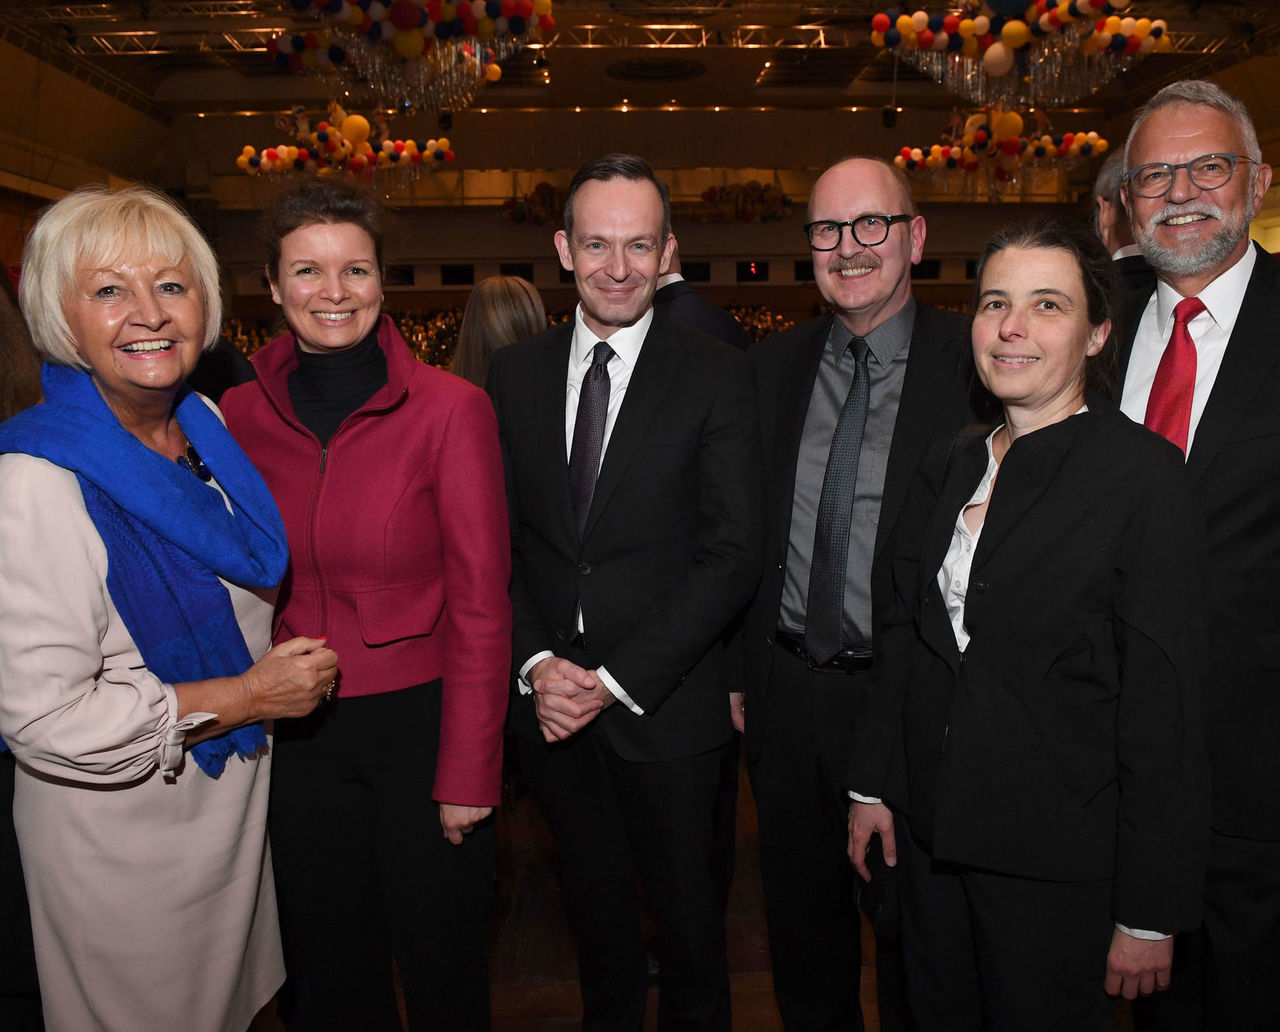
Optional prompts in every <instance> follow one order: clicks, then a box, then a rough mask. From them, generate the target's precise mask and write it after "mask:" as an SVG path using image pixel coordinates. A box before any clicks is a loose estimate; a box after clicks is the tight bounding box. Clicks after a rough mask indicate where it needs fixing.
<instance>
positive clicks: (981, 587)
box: [973, 577, 991, 595]
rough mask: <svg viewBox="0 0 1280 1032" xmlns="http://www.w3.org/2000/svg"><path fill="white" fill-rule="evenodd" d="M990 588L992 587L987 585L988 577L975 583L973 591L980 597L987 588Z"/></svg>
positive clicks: (981, 578) (980, 578)
mask: <svg viewBox="0 0 1280 1032" xmlns="http://www.w3.org/2000/svg"><path fill="white" fill-rule="evenodd" d="M990 586H991V585H990V584H988V583H987V578H986V577H979V578H978V579H977V580H976V581H974V582H973V590H974V591H976V592H977V593H978V594H979V595H981V594H982V593H983V592H984V591H986V590H987V588H989V587H990Z"/></svg>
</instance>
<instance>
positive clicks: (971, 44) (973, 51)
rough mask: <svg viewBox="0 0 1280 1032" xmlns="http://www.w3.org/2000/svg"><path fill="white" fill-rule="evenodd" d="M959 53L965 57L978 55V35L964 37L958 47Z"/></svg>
mask: <svg viewBox="0 0 1280 1032" xmlns="http://www.w3.org/2000/svg"><path fill="white" fill-rule="evenodd" d="M960 53H961V54H963V55H964V56H965V57H977V56H978V37H977V36H970V37H969V38H968V39H966V40H965V41H964V43H963V45H962V46H961V47H960Z"/></svg>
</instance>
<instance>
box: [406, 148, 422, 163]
mask: <svg viewBox="0 0 1280 1032" xmlns="http://www.w3.org/2000/svg"><path fill="white" fill-rule="evenodd" d="M409 161H410V162H411V163H412V164H414V165H421V164H422V152H421V151H414V152H413V153H412V154H410V155H409Z"/></svg>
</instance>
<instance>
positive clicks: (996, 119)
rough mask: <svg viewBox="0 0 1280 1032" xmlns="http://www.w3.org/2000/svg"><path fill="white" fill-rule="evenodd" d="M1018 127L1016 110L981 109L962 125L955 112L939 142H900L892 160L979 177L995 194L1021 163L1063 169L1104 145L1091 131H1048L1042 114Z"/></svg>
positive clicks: (914, 169) (916, 170)
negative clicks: (1026, 127) (913, 144)
mask: <svg viewBox="0 0 1280 1032" xmlns="http://www.w3.org/2000/svg"><path fill="white" fill-rule="evenodd" d="M1023 132H1024V122H1023V118H1022V116H1021V115H1020V114H1018V112H1016V111H1006V110H1001V109H998V108H997V109H992V110H989V111H981V112H978V113H977V114H974V115H970V116H969V118H968V119H967V120H965V121H964V122H963V124H961V122H960V116H959V115H956V117H955V119H954V120H953V123H952V128H951V130H950V131H949V132H947V133H944V134H943V138H942V142H941V143H935V144H932V145H930V146H928V147H903V148H902V149H901V150H900V151H899V152H898V153H897V154H896V155H895V156H894V159H893V163H894V164H895V165H897V166H898V168H900V169H902V170H903V171H904V172H906V173H907V174H908V175H917V174H921V173H926V172H928V173H933V174H934V175H935V177H940V176H941V175H942V174H944V173H948V172H950V173H953V174H962V175H968V176H975V177H979V176H980V177H985V178H986V179H988V180H989V181H990V183H989V185H991V186H992V187H993V193H997V192H998V191H999V190H1000V189H1003V188H1005V187H1007V186H1010V185H1014V183H1015V180H1016V178H1017V175H1018V173H1019V171H1020V170H1021V169H1022V168H1023V167H1024V166H1028V165H1030V166H1033V167H1038V168H1054V167H1057V168H1068V167H1070V166H1071V165H1073V164H1077V163H1079V162H1080V161H1083V160H1086V159H1088V158H1090V157H1094V156H1097V155H1100V154H1105V153H1106V152H1107V150H1108V149H1109V147H1110V143H1109V142H1108V141H1107V140H1106V139H1105V138H1104V137H1102V136H1101V135H1100V134H1099V133H1097V132H1093V131H1089V132H1069V133H1056V132H1053V131H1052V126H1050V125H1049V124H1048V123H1047V121H1046V120H1044V119H1043V118H1042V117H1038V118H1037V126H1036V128H1035V130H1033V131H1031V132H1028V133H1027V134H1026V135H1023Z"/></svg>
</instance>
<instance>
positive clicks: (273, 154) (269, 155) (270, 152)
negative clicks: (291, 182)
mask: <svg viewBox="0 0 1280 1032" xmlns="http://www.w3.org/2000/svg"><path fill="white" fill-rule="evenodd" d="M262 156H263V157H264V158H266V159H267V160H268V161H275V160H276V158H278V157H279V156H280V154H279V152H278V151H277V150H276V149H275V148H274V147H268V148H267V149H266V150H264V151H263V152H262Z"/></svg>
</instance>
